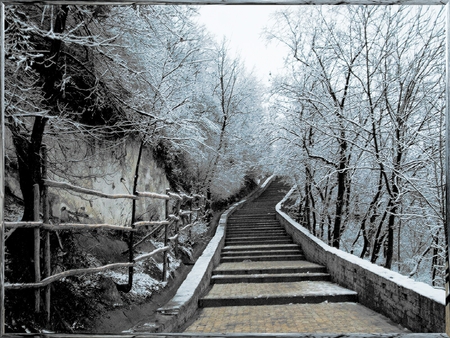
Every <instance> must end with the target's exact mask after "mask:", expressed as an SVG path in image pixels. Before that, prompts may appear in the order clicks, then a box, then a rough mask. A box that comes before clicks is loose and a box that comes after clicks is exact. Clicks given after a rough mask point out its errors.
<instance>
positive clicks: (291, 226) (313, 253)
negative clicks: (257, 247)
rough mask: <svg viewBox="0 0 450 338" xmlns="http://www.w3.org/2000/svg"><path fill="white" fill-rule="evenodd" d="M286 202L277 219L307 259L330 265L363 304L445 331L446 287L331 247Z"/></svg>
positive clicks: (415, 325)
mask: <svg viewBox="0 0 450 338" xmlns="http://www.w3.org/2000/svg"><path fill="white" fill-rule="evenodd" d="M291 193H292V190H291V192H290V193H289V194H291ZM289 194H288V195H287V196H286V198H285V199H287V198H288V196H289ZM283 201H284V200H283ZM283 201H281V202H280V203H279V204H278V205H277V207H276V211H277V218H278V219H279V221H280V222H281V224H282V225H283V226H284V227H285V229H286V232H287V233H289V234H290V235H291V236H292V238H293V240H294V242H296V243H297V244H299V245H300V246H301V247H302V249H303V252H304V255H305V257H306V259H307V260H309V261H311V262H314V263H318V264H322V265H324V266H326V268H327V269H328V272H329V273H330V274H331V278H332V281H333V282H335V283H337V284H339V285H341V286H343V287H346V288H349V289H351V290H353V291H356V292H357V293H358V299H359V302H360V303H361V304H362V305H364V306H366V307H368V308H370V309H372V310H374V311H377V312H379V313H381V314H383V315H385V316H386V317H388V318H390V319H392V320H393V321H394V322H396V323H399V324H401V325H402V326H404V327H406V328H408V329H410V330H411V331H413V332H435V333H439V332H445V291H444V290H439V289H435V288H433V287H432V286H430V285H428V284H425V283H422V282H416V281H414V280H412V279H411V278H408V277H406V276H403V275H401V274H399V273H397V272H394V271H391V270H388V269H386V268H383V267H381V266H378V265H376V264H372V263H370V262H368V261H366V260H363V259H361V258H359V257H356V256H354V255H352V254H349V253H347V252H344V251H342V250H338V249H336V248H333V247H330V246H329V245H327V244H325V243H324V242H323V241H321V240H320V239H318V238H317V237H315V236H313V235H312V234H311V233H310V232H309V231H308V230H307V229H305V228H304V227H302V226H301V225H300V224H299V223H297V222H295V221H294V220H293V219H292V218H290V217H289V216H288V215H287V214H286V213H284V212H283V211H282V210H281V205H282V203H283Z"/></svg>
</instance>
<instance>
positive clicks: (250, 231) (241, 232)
mask: <svg viewBox="0 0 450 338" xmlns="http://www.w3.org/2000/svg"><path fill="white" fill-rule="evenodd" d="M254 233H257V234H258V233H266V234H274V233H275V234H276V233H283V234H285V233H286V230H284V229H282V228H264V229H261V228H260V229H235V230H227V236H230V235H251V234H254Z"/></svg>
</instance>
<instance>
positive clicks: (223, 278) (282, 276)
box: [211, 272, 331, 284]
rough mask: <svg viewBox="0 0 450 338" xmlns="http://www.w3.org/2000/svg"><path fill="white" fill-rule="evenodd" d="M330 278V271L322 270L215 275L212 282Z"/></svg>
mask: <svg viewBox="0 0 450 338" xmlns="http://www.w3.org/2000/svg"><path fill="white" fill-rule="evenodd" d="M330 279H331V277H330V275H329V274H328V273H320V272H319V273H315V272H314V273H278V274H273V273H266V274H243V275H214V276H212V277H211V284H231V283H279V282H303V281H329V280H330Z"/></svg>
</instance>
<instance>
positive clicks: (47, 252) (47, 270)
mask: <svg viewBox="0 0 450 338" xmlns="http://www.w3.org/2000/svg"><path fill="white" fill-rule="evenodd" d="M41 161H42V179H47V176H48V174H47V168H48V166H47V147H46V146H45V145H43V146H42V148H41ZM42 197H43V198H42V200H43V203H44V204H43V206H42V212H43V214H44V219H43V222H44V224H49V223H50V205H49V198H48V197H49V196H48V187H47V185H45V184H44V185H43V188H42ZM44 261H45V264H44V277H45V278H47V277H50V276H51V274H52V268H51V248H50V230H46V231H45V241H44ZM44 290H45V296H44V311H45V317H46V324H47V326H49V325H50V324H51V322H50V316H51V312H50V301H51V300H50V299H51V294H50V292H51V286H50V285H48V286H46V287H45V289H44Z"/></svg>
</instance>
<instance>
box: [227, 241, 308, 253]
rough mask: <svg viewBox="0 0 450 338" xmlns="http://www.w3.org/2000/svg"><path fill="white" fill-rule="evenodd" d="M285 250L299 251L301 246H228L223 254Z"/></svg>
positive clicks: (293, 244)
mask: <svg viewBox="0 0 450 338" xmlns="http://www.w3.org/2000/svg"><path fill="white" fill-rule="evenodd" d="M283 249H298V250H300V246H298V244H295V243H291V244H272V245H270V244H260V245H227V246H224V247H223V249H222V253H227V252H236V251H248V250H283Z"/></svg>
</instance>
